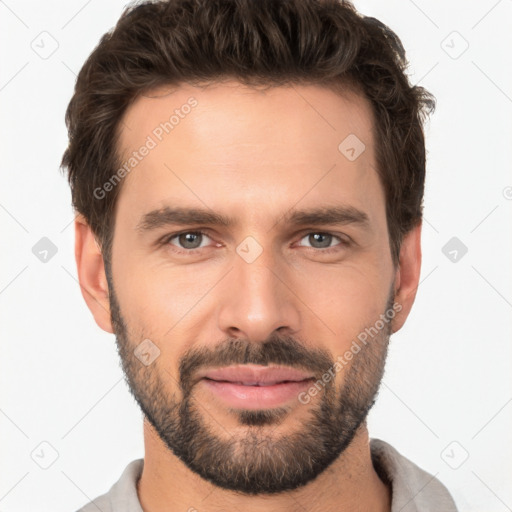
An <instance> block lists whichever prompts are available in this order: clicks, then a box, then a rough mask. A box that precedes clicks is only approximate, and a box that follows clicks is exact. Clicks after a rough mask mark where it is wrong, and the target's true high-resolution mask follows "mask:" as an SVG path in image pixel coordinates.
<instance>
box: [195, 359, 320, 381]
mask: <svg viewBox="0 0 512 512" xmlns="http://www.w3.org/2000/svg"><path fill="white" fill-rule="evenodd" d="M313 377H314V376H313V375H311V374H310V373H307V372H304V371H302V370H297V369H294V368H287V367H284V366H258V365H250V364H244V365H237V366H228V367H224V368H215V369H210V370H205V371H204V372H203V373H202V374H201V375H199V379H208V380H213V381H217V382H228V383H232V384H238V385H243V386H273V385H275V384H280V383H287V382H301V381H304V380H309V379H312V378H313Z"/></svg>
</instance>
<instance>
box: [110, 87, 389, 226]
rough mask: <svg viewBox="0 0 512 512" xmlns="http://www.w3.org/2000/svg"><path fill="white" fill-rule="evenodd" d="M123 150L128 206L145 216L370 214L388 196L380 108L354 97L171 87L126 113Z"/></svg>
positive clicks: (298, 90) (319, 91)
mask: <svg viewBox="0 0 512 512" xmlns="http://www.w3.org/2000/svg"><path fill="white" fill-rule="evenodd" d="M144 147H146V148H149V149H148V150H143V148H144ZM118 149H119V154H120V160H121V163H122V164H128V165H125V168H126V169H129V172H127V173H125V174H126V177H125V178H124V180H125V183H124V184H123V190H122V192H121V194H120V197H119V202H120V203H123V202H129V203H131V208H130V209H131V211H132V212H135V211H137V212H138V213H139V214H142V213H144V212H143V210H147V209H148V208H150V207H151V208H157V207H159V206H166V205H168V204H169V203H177V202H182V203H183V204H187V205H190V204H191V203H194V204H197V205H199V204H201V203H203V204H202V206H204V205H205V204H207V206H208V207H210V208H214V209H217V210H218V209H220V208H221V205H222V206H224V207H226V208H227V207H228V206H229V205H230V206H232V207H233V208H235V209H236V208H238V210H239V212H242V211H243V210H249V209H252V211H254V208H253V207H256V209H257V210H258V211H259V210H261V206H262V200H264V202H265V203H266V204H267V205H269V206H270V205H275V211H274V212H273V214H276V215H279V209H280V208H281V207H282V209H289V208H290V207H291V206H293V204H295V203H297V202H299V201H301V203H302V205H303V206H307V203H311V204H312V205H313V204H319V203H322V206H323V205H325V204H327V203H331V204H332V203H333V202H334V201H338V202H344V200H345V202H351V205H352V206H355V207H359V208H362V207H364V206H365V203H368V204H369V203H371V200H372V201H375V197H373V199H371V200H370V198H371V196H372V194H371V192H372V190H373V192H374V195H375V193H377V194H380V195H381V196H382V194H381V192H382V191H379V190H378V188H379V187H380V185H379V181H378V177H377V174H376V171H375V168H376V165H375V160H374V154H375V151H374V137H373V114H372V110H371V106H370V104H369V102H368V101H367V100H365V99H364V98H363V97H361V96H359V95H357V94H356V93H354V92H351V91H349V90H347V91H343V92H342V93H341V94H340V93H339V92H334V91H333V90H331V89H328V88H324V87H320V86H317V85H307V86H305V85H301V86H299V85H293V86H279V87H271V88H264V89H263V88H253V87H248V86H245V85H242V84H239V83H237V82H235V81H232V82H224V83H221V84H210V85H209V86H208V87H201V88H200V87H194V86H191V85H186V84H183V85H180V86H173V87H161V88H159V89H156V90H154V91H151V92H150V93H148V94H146V95H144V96H141V97H139V98H138V99H137V100H136V101H135V102H134V103H133V104H132V105H131V106H130V108H129V109H128V110H127V111H126V113H125V115H124V117H123V120H122V123H121V125H120V144H119V148H118ZM141 150H143V151H141ZM134 152H135V153H137V156H133V155H134ZM142 152H143V153H144V156H142V157H141V153H142ZM134 215H135V213H134ZM253 215H256V212H255V213H253ZM135 220H136V219H134V221H135Z"/></svg>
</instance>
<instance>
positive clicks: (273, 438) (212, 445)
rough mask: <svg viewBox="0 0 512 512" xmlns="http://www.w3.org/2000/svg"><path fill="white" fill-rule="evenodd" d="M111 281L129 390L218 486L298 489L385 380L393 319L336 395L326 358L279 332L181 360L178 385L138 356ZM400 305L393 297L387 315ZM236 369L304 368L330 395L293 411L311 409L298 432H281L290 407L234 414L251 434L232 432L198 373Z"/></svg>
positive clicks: (333, 454)
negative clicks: (205, 401) (199, 386)
mask: <svg viewBox="0 0 512 512" xmlns="http://www.w3.org/2000/svg"><path fill="white" fill-rule="evenodd" d="M107 281H108V284H109V292H110V299H109V300H110V308H111V318H112V325H113V327H114V331H115V333H116V343H117V349H118V353H119V356H120V359H121V363H122V367H123V371H124V374H125V379H126V381H127V384H128V387H129V389H130V393H131V394H132V395H133V397H134V398H135V400H136V402H137V403H138V404H139V406H140V408H141V410H142V412H143V413H144V415H145V417H146V419H147V420H148V421H149V423H150V424H151V425H152V426H153V428H154V430H155V432H156V433H157V434H158V436H159V437H160V439H161V440H162V442H163V443H164V444H165V445H166V446H167V448H168V449H169V450H170V451H171V452H172V453H174V455H175V456H176V457H178V458H179V459H180V460H181V461H182V462H183V463H184V464H185V465H186V466H187V467H188V468H189V469H190V470H191V471H193V472H195V473H196V474H197V475H199V476H200V477H201V478H203V479H205V480H207V481H209V482H211V483H212V484H213V485H215V486H217V487H220V488H223V489H228V490H232V491H237V492H240V493H243V494H247V495H258V494H276V493H281V492H284V491H287V490H293V489H297V488H299V487H301V486H304V485H306V484H307V483H309V482H311V481H312V480H314V479H315V478H316V477H317V476H318V475H320V474H321V473H322V472H323V471H325V470H326V469H327V468H328V467H329V466H330V465H331V464H332V463H333V462H334V461H335V460H336V459H337V458H338V457H339V456H340V455H341V454H342V453H343V452H344V450H345V449H346V448H347V447H348V446H349V445H350V443H351V441H352V440H353V438H354V436H355V435H356V433H357V431H358V429H359V428H360V427H361V425H362V424H363V423H365V421H366V417H367V415H368V412H369V411H370V409H371V408H372V407H373V405H374V403H375V400H376V397H377V394H378V390H379V386H380V382H381V380H382V377H383V374H384V366H385V360H386V356H387V348H388V344H389V337H390V334H391V323H390V322H388V323H386V324H385V326H384V328H382V329H380V330H379V332H378V334H377V335H375V336H374V337H373V338H372V339H371V340H370V341H369V343H368V344H365V345H364V346H362V347H361V349H360V351H359V352H358V353H357V354H354V357H353V359H352V362H351V364H350V365H347V366H346V367H344V368H343V369H342V370H341V372H340V374H341V375H343V376H344V379H343V381H342V383H341V385H340V387H339V390H337V389H336V386H335V382H336V381H337V380H338V379H336V378H333V379H331V380H329V381H328V382H327V383H324V381H322V375H324V376H325V375H326V374H327V373H328V372H329V370H330V371H331V372H332V371H333V368H334V367H335V360H333V358H332V356H331V355H330V354H329V353H328V352H327V351H325V350H320V349H311V348H310V347H307V348H306V347H305V346H304V344H301V343H299V342H297V341H296V340H295V339H294V338H292V337H282V336H281V337H280V336H278V335H277V333H276V334H275V335H272V336H271V337H270V338H268V339H267V340H266V341H265V342H262V343H254V342H249V341H247V340H244V339H241V338H235V339H232V338H229V339H226V340H224V341H223V342H222V343H220V344H218V345H216V346H215V347H213V348H211V347H210V346H208V347H206V346H205V347H201V348H194V349H191V350H189V351H187V352H185V353H184V354H183V355H182V357H181V358H180V360H179V372H178V380H176V379H175V378H174V377H172V376H171V374H170V373H169V372H168V371H167V370H166V369H165V368H162V366H161V365H160V364H159V363H160V362H159V361H158V359H157V360H156V361H155V362H153V363H152V364H151V365H149V366H145V365H143V364H142V363H141V361H140V360H139V359H138V358H137V357H135V356H134V349H135V347H136V346H137V344H138V340H137V339H135V337H134V336H131V337H130V335H129V327H128V326H127V323H126V322H125V320H124V319H123V317H122V314H121V310H120V307H119V302H118V300H117V297H116V295H115V291H114V287H113V282H112V278H111V275H110V272H108V271H107ZM393 301H394V293H391V294H390V296H389V298H388V304H387V307H386V311H389V310H390V309H391V307H392V304H393ZM140 339H144V337H141V338H140ZM232 364H256V365H265V366H266V365H269V364H272V365H283V366H289V367H292V368H297V369H301V370H306V371H308V372H311V373H312V374H314V375H315V382H318V383H322V387H323V389H322V390H321V391H320V392H319V393H318V394H317V396H316V397H315V398H314V399H311V400H310V401H309V403H308V404H307V405H298V406H297V405H295V407H304V408H307V409H305V410H304V412H305V414H303V415H302V416H301V417H302V418H303V419H302V420H301V424H300V427H299V428H295V429H294V430H293V431H290V432H289V433H287V434H280V435H278V434H276V433H275V431H276V430H277V429H278V427H279V425H281V424H282V423H285V422H286V421H287V417H288V416H289V414H290V411H292V410H293V408H292V407H289V406H288V407H279V408H271V409H258V410H248V409H245V410H240V409H229V412H230V414H232V415H234V417H235V418H236V419H237V422H238V425H239V426H242V427H244V428H239V427H238V428H237V431H236V433H235V432H228V431H227V430H226V429H225V428H222V425H221V424H220V422H219V421H216V419H215V417H213V416H212V414H211V413H209V411H208V410H207V408H206V407H205V406H204V405H202V404H201V403H200V401H199V400H197V397H196V393H194V391H195V388H194V385H195V382H196V381H195V380H194V376H195V375H196V374H197V372H198V371H200V370H201V369H204V368H206V367H220V366H229V365H232ZM316 379H318V381H317V380H316ZM317 387H318V386H317ZM301 412H302V411H301ZM219 427H220V428H219ZM217 431H218V433H217Z"/></svg>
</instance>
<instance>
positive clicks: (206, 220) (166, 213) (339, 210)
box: [136, 205, 370, 232]
mask: <svg viewBox="0 0 512 512" xmlns="http://www.w3.org/2000/svg"><path fill="white" fill-rule="evenodd" d="M283 222H284V223H286V224H289V225H291V226H299V225H303V224H308V225H311V226H321V225H324V224H339V225H346V224H356V225H359V226H360V227H361V228H364V229H367V230H369V229H370V219H369V217H368V215H367V214H366V213H365V212H363V211H361V210H359V209H357V208H355V207H354V206H344V205H340V206H325V207H320V208H311V209H307V210H290V211H289V212H288V213H286V214H285V215H283V216H282V217H281V218H279V219H277V220H276V221H275V223H274V226H275V225H276V224H277V223H283ZM236 223H237V222H236V220H235V218H233V217H228V216H225V215H221V214H219V213H216V212H214V211H213V210H204V209H200V208H185V207H173V208H171V207H164V208H160V209H158V210H153V211H151V212H149V213H146V214H145V215H143V216H142V218H141V219H140V221H139V223H138V224H137V227H136V230H137V231H139V232H148V231H152V230H155V229H158V228H160V227H163V226H167V225H171V224H176V225H183V226H187V225H196V224H202V225H205V226H221V227H227V228H229V227H232V226H234V225H235V224H236Z"/></svg>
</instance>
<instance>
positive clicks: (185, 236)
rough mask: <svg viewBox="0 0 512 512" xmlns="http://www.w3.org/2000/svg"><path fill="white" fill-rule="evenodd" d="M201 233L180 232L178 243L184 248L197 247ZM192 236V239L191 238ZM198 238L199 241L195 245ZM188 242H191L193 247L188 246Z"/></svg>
mask: <svg viewBox="0 0 512 512" xmlns="http://www.w3.org/2000/svg"><path fill="white" fill-rule="evenodd" d="M194 237H195V240H194ZM200 237H201V234H200V233H182V234H181V235H180V236H179V241H180V244H181V245H182V247H184V248H185V249H197V248H198V247H199V246H200V245H201V241H200V240H201V238H200ZM191 238H192V240H191ZM198 240H199V243H198V244H197V243H196V245H194V243H195V242H197V241H198ZM189 243H192V245H193V247H190V246H189V245H188V244H189Z"/></svg>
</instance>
